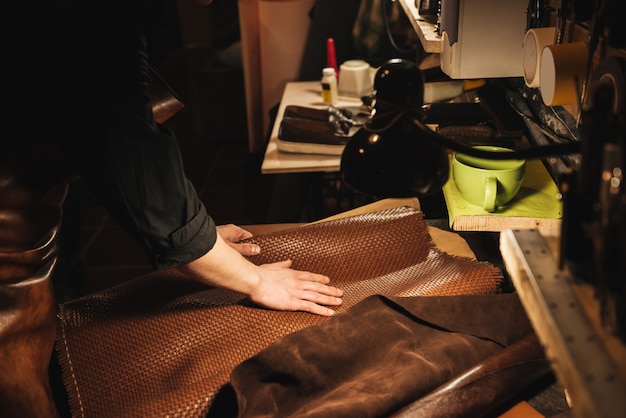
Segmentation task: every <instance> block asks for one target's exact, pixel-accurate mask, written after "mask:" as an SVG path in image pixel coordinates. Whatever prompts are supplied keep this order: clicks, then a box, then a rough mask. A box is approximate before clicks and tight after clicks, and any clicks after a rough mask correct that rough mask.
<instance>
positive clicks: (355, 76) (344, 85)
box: [337, 60, 373, 98]
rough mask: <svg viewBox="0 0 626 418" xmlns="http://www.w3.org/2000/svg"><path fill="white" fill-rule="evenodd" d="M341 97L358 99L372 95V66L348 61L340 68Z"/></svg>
mask: <svg viewBox="0 0 626 418" xmlns="http://www.w3.org/2000/svg"><path fill="white" fill-rule="evenodd" d="M337 89H338V91H339V95H340V96H347V97H357V98H360V97H361V96H366V95H368V94H371V93H372V89H373V79H372V71H371V69H370V65H369V64H368V63H367V62H365V61H363V60H348V61H345V62H344V63H343V64H341V65H340V66H339V84H338V86H337Z"/></svg>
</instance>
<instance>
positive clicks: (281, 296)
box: [250, 260, 343, 316]
mask: <svg viewBox="0 0 626 418" xmlns="http://www.w3.org/2000/svg"><path fill="white" fill-rule="evenodd" d="M259 267H260V277H261V279H260V280H259V282H258V284H257V286H255V287H254V288H253V289H252V290H251V291H250V300H252V301H253V302H255V303H258V304H259V305H263V306H265V307H267V308H270V309H278V310H284V311H305V312H311V313H314V314H318V315H324V316H330V315H334V314H335V311H334V310H333V309H331V308H329V307H328V306H333V307H334V306H339V305H341V302H342V300H341V297H342V296H343V290H341V289H338V288H336V287H333V286H329V285H328V283H330V279H329V278H328V277H326V276H324V275H322V274H316V273H311V272H308V271H300V270H294V269H292V268H291V260H286V261H280V262H277V263H272V264H263V265H261V266H259Z"/></svg>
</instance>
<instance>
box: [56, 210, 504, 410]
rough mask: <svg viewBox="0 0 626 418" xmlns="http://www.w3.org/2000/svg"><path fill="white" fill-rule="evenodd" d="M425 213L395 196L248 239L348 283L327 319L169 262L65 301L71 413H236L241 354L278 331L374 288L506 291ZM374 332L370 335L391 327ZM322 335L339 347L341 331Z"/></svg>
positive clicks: (64, 351) (60, 337) (61, 317)
mask: <svg viewBox="0 0 626 418" xmlns="http://www.w3.org/2000/svg"><path fill="white" fill-rule="evenodd" d="M422 216H423V215H422V212H420V211H419V210H416V209H414V208H410V207H399V208H394V209H389V210H382V211H376V212H372V213H366V214H361V215H356V216H351V217H347V218H343V219H336V220H330V221H327V222H322V223H316V224H311V225H307V226H303V227H298V228H293V229H289V230H286V231H281V232H277V233H272V234H265V235H260V236H257V237H254V238H252V239H251V241H254V242H257V243H259V244H260V245H261V246H262V253H261V254H260V255H258V256H255V257H252V258H251V261H253V262H254V263H259V264H261V263H268V262H274V261H278V260H283V259H287V258H290V259H292V260H293V261H294V263H293V266H294V268H296V269H303V270H311V271H316V272H319V273H323V274H326V275H328V276H330V277H331V279H332V281H333V284H334V285H336V286H338V287H341V288H343V289H344V291H345V297H344V304H343V305H342V307H341V308H339V310H338V312H339V314H338V315H337V316H335V317H333V318H332V319H328V318H324V317H320V316H316V315H312V314H307V313H303V312H276V311H270V310H266V309H261V308H259V307H257V306H254V305H253V304H251V303H250V302H249V301H248V300H247V299H246V298H244V297H242V296H241V295H239V294H235V293H232V292H228V291H224V290H221V289H215V288H207V287H206V286H203V285H200V284H198V283H195V282H192V281H190V280H187V279H186V278H185V277H183V276H181V275H180V274H177V273H176V272H175V271H173V270H168V271H162V272H155V273H152V274H149V275H146V276H143V277H139V278H137V279H134V280H132V281H130V282H127V283H124V284H122V285H120V286H116V287H113V288H110V289H107V290H105V291H101V292H98V293H94V294H91V295H88V296H85V297H82V298H79V299H76V300H73V301H69V302H66V303H64V304H62V305H60V307H59V314H58V334H57V352H58V357H59V362H60V366H61V370H62V373H63V379H64V383H65V386H66V389H67V391H68V396H69V402H70V407H71V410H72V413H73V415H74V416H85V417H111V416H115V417H137V416H142V417H149V416H170V415H171V416H207V415H213V416H221V417H224V416H229V415H227V413H226V412H225V411H224V410H218V408H223V407H224V405H232V402H233V399H234V398H233V397H234V392H233V387H232V386H230V384H229V381H230V374H231V372H232V371H233V369H234V368H235V367H236V366H237V365H239V364H240V363H242V362H243V361H245V360H246V359H249V358H251V357H253V356H255V355H256V354H257V353H259V352H260V351H261V350H263V349H264V348H266V347H268V346H270V345H271V344H272V343H274V342H276V341H277V340H279V339H280V338H281V337H284V336H287V335H289V334H292V333H294V332H295V331H299V330H302V329H304V328H307V327H311V326H315V325H320V324H322V323H324V322H327V323H328V324H332V323H333V322H335V321H336V320H341V319H340V318H341V317H342V316H343V315H344V314H347V312H348V310H349V309H350V308H351V307H353V306H355V305H357V304H358V303H359V302H361V301H365V300H369V299H370V298H369V297H370V296H373V295H381V297H389V298H391V297H396V298H397V297H400V298H401V299H402V298H407V300H410V299H411V298H410V297H415V296H449V295H495V294H498V293H500V291H501V290H500V281H501V278H502V275H501V272H500V271H499V270H498V269H497V268H495V267H494V266H492V265H490V264H488V263H482V262H477V261H474V260H471V259H469V258H465V257H457V256H451V255H449V254H446V253H443V252H441V251H440V250H438V248H437V247H435V246H434V245H433V242H432V240H431V239H430V235H429V234H428V229H427V227H426V224H425V222H424V221H423V219H422ZM377 297H378V296H376V297H375V298H377ZM394 300H395V299H394ZM468 318H471V317H469V316H468ZM365 325H366V323H365V322H364V321H361V320H357V321H356V322H354V323H353V324H352V326H353V327H354V328H355V329H356V330H359V329H361V330H367V328H366V327H364V326H365ZM362 327H364V328H362ZM373 337H374V338H372V339H371V340H368V341H371V344H376V341H381V342H382V341H383V340H384V341H385V342H387V341H388V340H390V339H393V338H394V337H393V335H388V334H384V335H383V334H381V336H380V337H378V336H377V335H373ZM320 342H323V344H322V345H324V346H328V347H334V349H335V351H341V348H340V346H339V345H338V344H339V343H340V342H337V341H333V340H332V339H327V338H324V339H323V341H320ZM406 343H407V342H406V341H405V342H403V344H406ZM497 345H498V344H497ZM378 355H383V353H380V352H379V353H378ZM478 357H481V356H478ZM478 357H475V358H474V357H473V358H471V359H470V360H469V362H466V364H464V366H465V365H468V364H470V363H471V362H472V361H474V359H477V358H478ZM448 374H449V373H448ZM416 378H419V376H416ZM222 401H223V402H222Z"/></svg>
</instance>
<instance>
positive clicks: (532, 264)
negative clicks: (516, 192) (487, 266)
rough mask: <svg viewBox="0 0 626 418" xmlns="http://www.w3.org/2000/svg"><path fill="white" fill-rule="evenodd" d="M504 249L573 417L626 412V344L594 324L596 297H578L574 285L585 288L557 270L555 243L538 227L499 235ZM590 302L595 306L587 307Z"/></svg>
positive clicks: (508, 264) (508, 231) (611, 415)
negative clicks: (568, 396) (565, 394)
mask: <svg viewBox="0 0 626 418" xmlns="http://www.w3.org/2000/svg"><path fill="white" fill-rule="evenodd" d="M500 250H501V252H502V257H503V261H504V264H505V266H506V268H507V271H508V272H509V274H510V276H511V279H512V281H513V284H514V285H515V288H516V290H517V292H518V294H519V295H520V299H521V301H522V303H523V305H524V308H525V309H526V312H527V314H528V317H529V319H530V320H531V322H532V324H533V327H534V329H535V332H536V333H537V336H538V337H539V339H540V341H541V343H542V345H543V346H544V349H545V351H546V356H547V357H548V359H549V360H550V362H551V364H552V367H553V369H554V372H555V374H556V376H557V378H558V379H559V382H560V383H561V385H562V386H563V387H564V388H566V390H567V391H568V394H569V395H570V398H571V400H572V408H573V410H574V412H575V415H576V416H580V417H600V418H604V417H616V418H617V417H623V416H626V397H625V396H624V395H625V394H626V378H625V377H626V374H625V373H626V372H625V370H624V369H625V367H626V361H625V357H624V354H623V353H624V345H623V344H622V343H621V342H619V341H616V339H615V337H613V336H611V335H610V333H609V332H608V331H607V330H606V329H602V327H600V328H598V327H597V326H595V325H594V321H593V320H592V319H591V318H590V316H589V315H590V313H591V314H593V312H595V313H598V312H599V311H598V305H597V303H595V304H594V303H593V302H594V298H591V300H590V299H589V298H586V299H581V298H580V297H579V293H580V289H578V290H576V289H575V288H576V287H581V286H582V287H585V286H583V285H580V284H577V283H576V282H575V281H574V279H573V278H572V277H571V276H570V275H569V273H568V272H567V271H566V270H560V269H559V268H558V264H557V262H556V259H555V257H554V250H555V247H554V245H552V246H550V245H549V244H548V243H547V242H546V240H545V239H544V238H543V236H542V235H541V233H540V232H539V231H538V230H524V231H521V230H506V231H503V232H502V233H501V234H500ZM586 287H587V289H586V291H587V292H589V291H591V294H592V293H593V292H592V290H591V289H589V288H590V286H586ZM588 294H589V293H588ZM590 304H594V305H595V306H594V307H584V306H583V305H590ZM609 341H610V344H607V342H609Z"/></svg>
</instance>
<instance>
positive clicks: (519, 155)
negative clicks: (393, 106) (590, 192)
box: [411, 117, 581, 160]
mask: <svg viewBox="0 0 626 418" xmlns="http://www.w3.org/2000/svg"><path fill="white" fill-rule="evenodd" d="M411 119H412V121H413V123H414V124H415V125H416V126H417V127H418V128H419V129H420V131H422V132H423V133H424V134H425V136H426V137H427V138H428V139H429V140H431V141H434V142H437V143H438V144H440V145H443V146H445V147H447V148H449V149H451V150H453V151H457V152H462V153H463V154H467V155H471V156H473V157H478V158H486V159H491V160H510V159H514V160H516V159H519V160H537V159H541V158H545V157H554V156H563V155H568V154H576V153H579V152H580V150H581V147H580V143H579V142H575V141H573V142H567V143H560V144H551V145H541V146H534V147H529V148H519V149H514V150H513V151H512V152H494V151H486V150H483V149H476V148H474V147H472V146H470V145H466V144H463V143H461V142H459V141H456V140H454V139H452V138H448V137H446V136H443V135H441V134H439V133H437V132H435V131H433V130H432V129H430V128H429V127H428V126H426V125H424V123H423V122H422V121H421V120H420V119H419V118H417V117H411Z"/></svg>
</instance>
